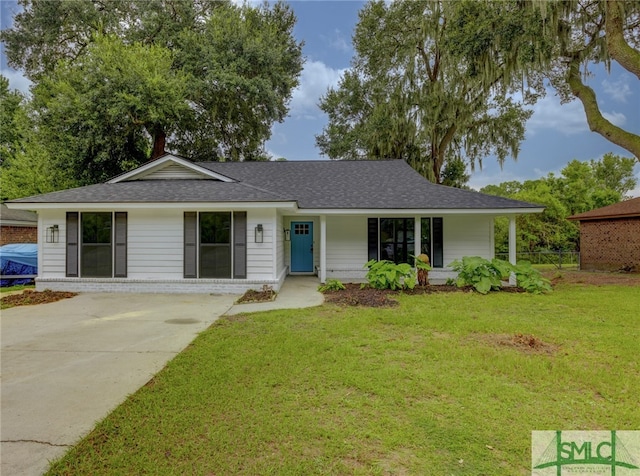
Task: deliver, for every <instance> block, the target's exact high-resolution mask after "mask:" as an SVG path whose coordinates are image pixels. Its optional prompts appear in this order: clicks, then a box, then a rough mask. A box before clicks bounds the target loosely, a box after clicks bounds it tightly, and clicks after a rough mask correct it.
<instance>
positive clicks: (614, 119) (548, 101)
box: [527, 95, 627, 136]
mask: <svg viewBox="0 0 640 476" xmlns="http://www.w3.org/2000/svg"><path fill="white" fill-rule="evenodd" d="M602 115H603V116H604V118H605V119H607V120H608V121H610V122H611V123H612V124H615V125H616V126H619V127H621V126H623V125H624V124H625V123H626V122H627V117H626V116H625V115H624V114H623V113H621V112H616V111H611V112H606V111H602ZM543 129H553V130H556V131H558V132H560V133H562V134H565V135H573V134H580V133H581V132H587V131H589V124H588V123H587V116H586V115H585V112H584V108H583V107H582V103H581V102H580V101H579V100H577V99H576V100H574V101H571V102H568V103H565V104H560V99H559V98H558V97H556V96H552V95H547V96H545V97H543V98H542V99H540V100H539V101H538V102H537V103H536V104H535V105H534V106H533V116H531V119H529V121H528V122H527V132H528V135H529V136H533V135H535V133H536V132H538V131H541V130H543Z"/></svg>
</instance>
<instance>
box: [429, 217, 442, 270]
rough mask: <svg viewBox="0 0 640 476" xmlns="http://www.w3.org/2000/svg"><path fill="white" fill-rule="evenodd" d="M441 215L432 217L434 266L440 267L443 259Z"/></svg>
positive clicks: (432, 263)
mask: <svg viewBox="0 0 640 476" xmlns="http://www.w3.org/2000/svg"><path fill="white" fill-rule="evenodd" d="M443 235H444V233H443V229H442V217H439V218H434V219H433V260H432V262H431V265H432V266H433V267H434V268H442V267H443V260H444V245H443Z"/></svg>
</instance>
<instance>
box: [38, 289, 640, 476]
mask: <svg viewBox="0 0 640 476" xmlns="http://www.w3.org/2000/svg"><path fill="white" fill-rule="evenodd" d="M399 300H400V306H399V307H398V308H394V309H385V310H381V309H363V308H340V307H336V306H332V305H325V306H322V307H319V308H312V309H306V310H287V311H272V312H268V313H256V314H251V315H241V316H236V317H233V318H223V319H222V320H220V321H218V322H217V323H216V324H214V325H213V326H212V327H211V328H210V329H209V330H207V331H206V332H204V333H203V334H201V335H200V336H199V337H198V338H197V339H196V340H195V341H194V342H193V344H192V345H191V346H190V347H188V348H187V350H185V351H184V352H183V353H182V354H180V355H179V356H177V357H176V358H175V359H174V360H173V361H171V362H170V363H169V364H168V365H167V367H166V368H165V369H164V370H163V371H162V372H160V373H159V374H158V375H157V376H156V377H155V378H154V379H153V380H152V381H151V382H149V383H148V384H147V385H146V386H145V387H143V388H142V389H140V390H139V391H138V392H137V393H135V394H134V395H132V396H130V397H129V398H128V399H127V401H126V402H125V403H124V404H123V405H121V406H120V407H118V408H117V409H116V410H115V411H114V412H113V413H112V414H111V415H110V416H109V417H107V418H106V419H105V420H104V421H102V422H101V423H99V424H98V425H97V427H96V428H95V430H94V431H93V432H92V433H90V434H89V435H88V436H87V438H85V439H84V440H82V441H81V442H80V443H79V444H78V445H77V446H76V447H75V448H73V449H72V450H71V451H70V452H69V453H68V454H67V455H66V456H65V457H64V458H63V459H62V460H60V461H58V462H56V463H54V464H53V465H52V468H51V470H50V472H49V474H56V475H57V474H92V475H97V474H105V475H107V474H109V475H111V474H159V475H161V474H167V475H173V474H202V475H206V474H250V475H255V474H261V475H263V474H284V475H313V474H318V475H320V474H356V475H358V474H362V475H369V474H374V475H375V474H443V475H444V474H447V475H449V474H453V475H480V474H485V475H510V476H511V475H516V474H522V475H524V474H530V467H531V455H530V445H531V431H532V430H550V429H566V430H568V429H617V430H628V429H637V428H638V427H639V426H640V413H639V412H638V395H640V378H639V374H640V364H639V362H638V354H637V352H638V341H639V337H640V293H639V292H638V289H637V288H633V287H622V286H608V287H590V286H568V285H565V286H560V287H559V288H558V289H557V290H556V291H555V292H553V293H551V294H549V295H544V296H533V295H528V294H512V293H492V294H490V295H487V296H481V295H478V294H471V293H451V294H437V295H428V296H400V297H399ZM514 333H523V334H533V335H535V336H536V337H537V338H538V339H540V340H542V341H544V342H546V343H549V344H554V345H556V346H558V350H557V351H556V352H555V353H554V354H552V355H549V354H534V353H524V352H522V351H520V350H518V349H515V348H511V347H505V346H499V345H494V344H492V343H491V342H489V341H487V340H486V339H485V338H486V336H487V335H493V334H510V335H511V334H514Z"/></svg>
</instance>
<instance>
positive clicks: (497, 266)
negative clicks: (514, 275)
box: [449, 256, 513, 294]
mask: <svg viewBox="0 0 640 476" xmlns="http://www.w3.org/2000/svg"><path fill="white" fill-rule="evenodd" d="M449 266H451V267H452V268H453V269H454V271H457V272H458V279H457V280H456V285H457V286H458V287H463V286H473V287H474V289H475V290H476V291H478V292H479V293H480V294H487V293H488V292H489V291H491V290H492V289H494V290H497V289H500V288H501V287H502V280H503V279H509V274H510V273H511V272H512V271H513V265H512V264H510V263H507V262H506V261H502V260H499V259H495V258H494V259H493V260H491V261H489V260H487V259H484V258H481V257H479V256H464V257H463V258H462V261H460V260H455V261H454V262H453V263H451V264H450V265H449Z"/></svg>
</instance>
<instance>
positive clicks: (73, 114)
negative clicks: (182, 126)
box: [32, 36, 191, 183]
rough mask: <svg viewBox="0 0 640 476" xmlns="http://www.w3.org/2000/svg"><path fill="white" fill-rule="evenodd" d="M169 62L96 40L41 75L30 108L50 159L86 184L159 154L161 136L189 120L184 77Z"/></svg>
mask: <svg viewBox="0 0 640 476" xmlns="http://www.w3.org/2000/svg"><path fill="white" fill-rule="evenodd" d="M172 63H173V58H172V54H171V52H170V51H169V50H168V49H166V48H164V47H161V46H157V45H142V44H140V43H134V44H130V45H125V44H124V43H123V42H122V41H121V40H119V39H118V38H115V37H111V36H99V37H96V38H95V39H94V40H93V41H92V43H91V44H90V45H88V46H87V48H86V50H85V52H84V53H83V55H82V56H81V57H79V58H77V59H76V60H75V61H69V60H64V61H61V62H60V63H59V64H58V66H57V67H56V68H55V69H54V70H53V71H52V72H51V73H50V74H47V75H43V76H42V77H41V78H40V79H39V81H38V83H37V84H36V85H35V86H34V87H33V89H32V92H33V103H34V107H35V108H36V109H37V111H38V115H37V117H38V128H39V130H40V133H41V135H42V136H43V137H47V140H48V142H49V143H50V145H51V146H50V147H49V149H50V150H51V151H53V150H57V151H59V152H58V154H59V155H58V156H57V157H56V156H55V155H54V154H52V159H53V160H58V161H59V160H61V159H62V160H64V161H65V162H67V163H70V164H73V165H74V168H75V169H76V170H77V171H78V172H79V173H78V175H79V177H80V178H81V182H83V183H91V182H97V181H104V180H106V179H107V178H109V177H112V176H114V175H117V174H119V173H121V172H123V171H125V170H129V169H131V168H134V167H136V166H137V165H139V164H141V163H144V162H146V161H147V160H148V158H149V156H150V155H151V158H156V157H158V156H159V155H161V154H162V153H163V152H164V149H165V141H166V137H167V136H168V135H171V134H173V133H175V132H176V131H177V129H178V127H177V124H178V123H179V122H180V121H181V120H182V119H183V118H184V116H188V115H189V114H191V109H190V108H189V105H188V103H187V95H186V91H187V80H188V76H187V75H186V74H185V73H183V72H181V71H180V70H174V69H172V68H171V65H172ZM149 138H150V139H151V141H149ZM150 144H151V146H150ZM151 147H152V148H153V151H151V150H150V149H151Z"/></svg>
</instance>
